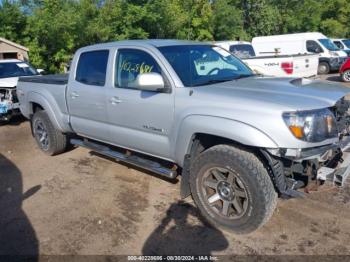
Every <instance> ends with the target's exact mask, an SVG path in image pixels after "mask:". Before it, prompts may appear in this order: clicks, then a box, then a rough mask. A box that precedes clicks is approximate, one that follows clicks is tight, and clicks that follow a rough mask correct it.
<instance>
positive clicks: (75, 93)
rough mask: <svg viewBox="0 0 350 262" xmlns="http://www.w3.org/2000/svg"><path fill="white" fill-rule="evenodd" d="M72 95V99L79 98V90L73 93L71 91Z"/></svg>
mask: <svg viewBox="0 0 350 262" xmlns="http://www.w3.org/2000/svg"><path fill="white" fill-rule="evenodd" d="M70 97H71V98H72V99H75V98H77V97H79V94H78V93H77V92H75V91H74V92H72V93H70Z"/></svg>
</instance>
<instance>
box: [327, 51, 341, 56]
mask: <svg viewBox="0 0 350 262" xmlns="http://www.w3.org/2000/svg"><path fill="white" fill-rule="evenodd" d="M329 54H330V55H331V56H339V54H338V53H337V52H334V51H330V52H329Z"/></svg>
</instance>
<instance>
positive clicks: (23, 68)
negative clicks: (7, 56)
mask: <svg viewBox="0 0 350 262" xmlns="http://www.w3.org/2000/svg"><path fill="white" fill-rule="evenodd" d="M37 74H38V72H37V71H36V70H35V69H34V68H33V67H31V66H30V65H28V64H27V63H24V62H5V63H0V78H6V77H18V76H32V75H37Z"/></svg>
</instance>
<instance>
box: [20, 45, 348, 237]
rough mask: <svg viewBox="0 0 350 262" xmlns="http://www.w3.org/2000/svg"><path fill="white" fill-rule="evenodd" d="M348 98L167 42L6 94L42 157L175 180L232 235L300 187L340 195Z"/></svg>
mask: <svg viewBox="0 0 350 262" xmlns="http://www.w3.org/2000/svg"><path fill="white" fill-rule="evenodd" d="M349 92H350V91H349V89H348V88H345V87H343V86H341V85H339V84H336V83H328V82H322V81H312V80H307V79H302V78H271V77H261V76H256V75H254V74H253V72H252V71H251V70H250V69H249V68H248V67H247V66H246V65H245V64H244V63H243V62H242V61H241V60H239V59H238V58H236V57H235V56H233V55H232V54H231V53H229V52H228V51H226V50H224V49H222V48H220V47H217V46H214V45H211V44H206V43H199V42H189V41H175V40H138V41H137V40H134V41H121V42H113V43H106V44H99V45H93V46H88V47H84V48H81V49H79V50H78V51H77V52H76V54H75V56H74V59H73V62H72V65H71V70H70V73H69V75H67V76H62V75H61V76H55V75H53V76H43V77H26V78H20V80H19V82H18V95H19V101H20V109H21V112H22V114H23V115H24V116H26V117H27V118H28V119H30V120H31V124H32V125H31V126H32V131H33V135H34V137H35V139H36V142H37V144H38V146H39V147H40V148H41V150H42V151H43V152H45V153H46V154H48V155H55V154H59V153H62V152H64V151H65V149H66V147H67V145H68V143H72V144H74V145H78V146H83V147H86V148H89V149H90V150H94V151H97V152H99V153H100V154H102V155H106V156H109V157H112V158H115V159H118V160H120V161H125V162H128V163H131V164H134V165H137V166H139V167H143V168H145V169H148V170H151V171H153V172H155V173H157V174H159V175H161V176H164V177H166V178H170V179H174V178H175V177H176V176H177V175H178V174H181V176H182V178H181V196H182V197H187V196H189V195H190V194H192V196H193V199H194V201H195V203H196V205H197V206H198V208H199V210H200V212H201V213H202V214H203V216H205V217H206V218H207V219H208V221H209V222H210V223H212V224H213V225H214V226H218V227H223V228H226V229H230V230H232V231H234V232H237V233H248V232H252V231H254V230H256V229H257V228H259V227H260V226H262V225H263V224H265V223H266V222H267V221H268V220H269V218H270V217H271V215H272V214H273V211H274V209H275V207H276V204H277V197H278V196H279V197H283V198H291V197H298V196H302V195H303V194H302V193H301V192H299V191H297V189H298V188H299V187H300V186H303V185H305V184H303V182H302V181H311V180H312V179H317V178H319V179H331V178H332V177H333V179H334V180H333V181H334V183H339V184H344V185H346V183H347V181H348V180H349V178H348V177H349V172H350V169H349V168H345V169H339V168H338V163H340V162H341V161H342V160H341V159H342V156H343V153H342V150H343V149H344V147H346V146H348V145H349V143H348V140H347V136H346V135H348V134H349V126H348V125H349V121H348V120H349V115H348V109H349V101H348V100H346V99H345V95H346V94H348V93H349ZM70 138H71V139H70ZM344 158H346V157H344ZM345 163H346V161H345ZM336 171H337V174H336V175H334V174H335V172H336ZM305 178H307V179H305ZM305 183H306V182H305ZM286 223H289V221H286Z"/></svg>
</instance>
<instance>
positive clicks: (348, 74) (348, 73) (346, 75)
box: [339, 58, 350, 82]
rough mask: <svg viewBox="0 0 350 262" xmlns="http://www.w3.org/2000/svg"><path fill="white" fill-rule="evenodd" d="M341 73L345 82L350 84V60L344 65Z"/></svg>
mask: <svg viewBox="0 0 350 262" xmlns="http://www.w3.org/2000/svg"><path fill="white" fill-rule="evenodd" d="M339 73H340V76H341V78H342V80H343V81H344V82H350V58H349V59H348V60H346V62H345V63H344V64H343V65H342V67H341V68H340V71H339Z"/></svg>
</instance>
